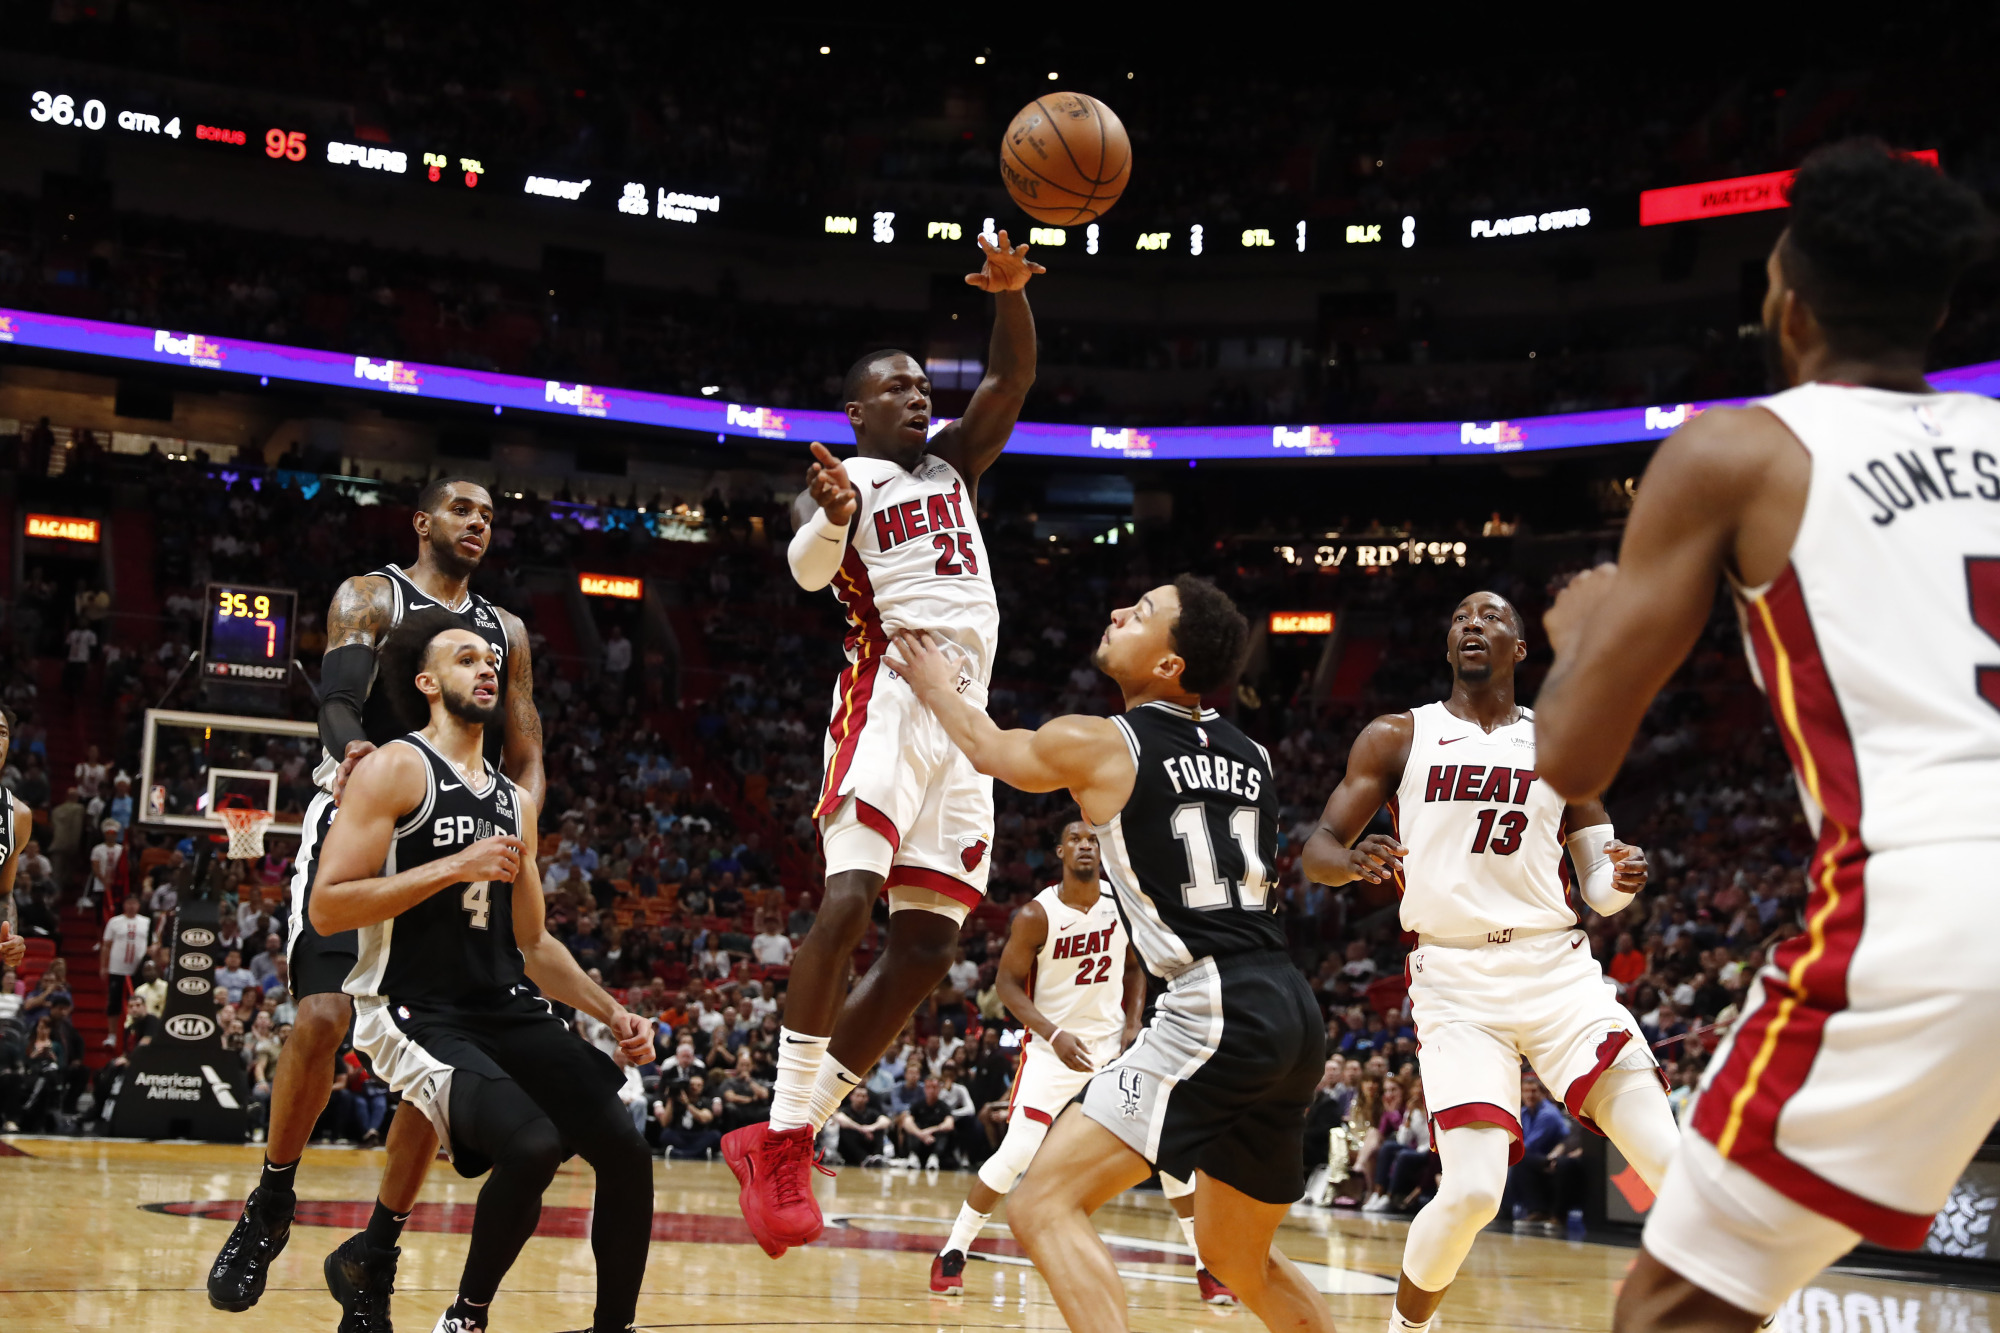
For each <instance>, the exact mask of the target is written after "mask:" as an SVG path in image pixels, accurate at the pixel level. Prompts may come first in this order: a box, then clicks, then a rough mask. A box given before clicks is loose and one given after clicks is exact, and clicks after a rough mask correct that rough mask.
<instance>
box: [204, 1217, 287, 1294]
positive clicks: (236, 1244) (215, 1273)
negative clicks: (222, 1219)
mask: <svg viewBox="0 0 2000 1333" xmlns="http://www.w3.org/2000/svg"><path fill="white" fill-rule="evenodd" d="M297 1204H298V1200H297V1199H296V1198H294V1197H293V1196H291V1195H282V1196H272V1197H270V1198H266V1197H265V1195H264V1191H263V1190H261V1189H254V1190H251V1191H250V1197H249V1198H247V1199H245V1200H244V1201H243V1216H242V1217H240V1218H238V1219H237V1220H236V1229H235V1230H234V1231H232V1232H230V1233H229V1239H228V1240H226V1241H224V1242H222V1252H221V1253H220V1254H218V1255H216V1256H215V1267H213V1268H211V1269H209V1270H208V1303H209V1304H210V1305H213V1306H214V1307H215V1308H216V1309H218V1310H229V1311H232V1312H233V1311H241V1310H247V1309H249V1308H250V1307H251V1306H253V1305H255V1304H256V1303H257V1300H258V1298H259V1297H261V1296H262V1295H263V1294H264V1281H265V1279H267V1278H268V1277H270V1275H271V1265H272V1264H274V1263H276V1262H277V1260H278V1256H279V1255H280V1254H283V1253H284V1252H285V1242H286V1241H288V1240H290V1239H291V1238H292V1210H293V1208H295V1207H296V1206H297Z"/></svg>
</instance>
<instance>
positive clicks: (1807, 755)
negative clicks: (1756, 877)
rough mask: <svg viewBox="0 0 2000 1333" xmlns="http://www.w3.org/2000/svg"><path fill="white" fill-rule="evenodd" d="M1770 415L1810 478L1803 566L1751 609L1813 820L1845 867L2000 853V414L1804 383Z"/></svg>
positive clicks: (1795, 564) (1936, 397)
mask: <svg viewBox="0 0 2000 1333" xmlns="http://www.w3.org/2000/svg"><path fill="white" fill-rule="evenodd" d="M1762 406H1763V407H1764V408H1766V409H1767V410H1769V411H1770V412H1771V413H1773V414H1774V415H1775V416H1777V418H1778V419H1779V420H1780V421H1782V422H1784V423H1785V425H1786V426H1788V427H1789V428H1790V429H1791V432H1792V434H1793V435H1795V436H1797V437H1798V440H1799V443H1800V444H1802V445H1803V446H1805V450H1806V452H1807V453H1808V454H1810V455H1811V456H1812V479H1811V482H1810V484H1809V485H1808V487H1807V490H1806V507H1805V513H1804V514H1803V515H1802V516H1801V518H1800V522H1799V534H1798V537H1797V539H1796V540H1795V541H1794V542H1793V543H1792V552H1791V560H1790V562H1789V563H1788V564H1787V565H1786V567H1785V569H1784V571H1783V572H1782V573H1780V574H1779V576H1778V577H1777V578H1776V579H1775V580H1773V581H1772V582H1771V583H1769V584H1766V585H1765V586H1763V587H1761V588H1740V589H1738V605H1739V613H1740V614H1741V616H1742V620H1743V632H1744V639H1745V642H1746V644H1747V647H1748V649H1749V656H1750V662H1751V666H1752V668H1753V670H1754V671H1755V672H1756V674H1757V678H1758V681H1759V683H1760V684H1762V685H1763V687H1764V690H1765V692H1766V693H1767V694H1768V695H1769V696H1770V701H1771V711H1772V712H1773V713H1774V714H1775V715H1776V717H1777V723H1778V733H1779V735H1780V736H1781V737H1782V738H1783V740H1784V743H1785V748H1786V749H1787V750H1788V751H1790V753H1791V758H1792V764H1793V768H1794V770H1795V771H1796V773H1797V776H1798V784H1799V791H1800V794H1801V796H1802V797H1803V798H1804V804H1805V807H1806V814H1807V817H1808V818H1809V819H1810V820H1811V821H1812V824H1813V827H1814V828H1815V830H1816V831H1819V833H1820V836H1821V838H1822V841H1823V842H1826V839H1827V838H1828V836H1829V834H1830V835H1831V837H1832V841H1831V842H1830V843H1827V844H1826V845H1828V846H1829V847H1831V848H1835V849H1836V850H1837V852H1838V858H1845V857H1848V856H1850V855H1851V854H1853V853H1855V852H1858V851H1862V850H1864V849H1865V850H1868V851H1878V852H1881V851H1890V850H1894V849H1898V848H1904V847H1914V846H1923V845H1930V844H1937V843H1949V842H1962V841H1983V840H1987V839H1991V838H1992V837H1993V836H1994V830H1995V827H1996V825H1995V816H1996V814H2000V405H1996V404H1995V403H1994V402H1992V401H1991V400H1990V399H1986V398H1982V397H1979V396H1977V395H1975V394H1969V393H1926V394H1911V393H1892V392H1890V391H1888V390H1886V389H1865V388H1854V387H1848V386H1838V385H1831V384H1807V385H1802V386H1800V387H1799V388H1796V389H1790V390H1787V391H1786V392H1784V393H1781V394H1778V395H1776V396H1775V397H1772V398H1767V399H1765V400H1764V401H1763V403H1762ZM1826 822H1830V823H1831V824H1832V826H1833V827H1832V828H1831V829H1822V827H1821V826H1822V824H1823V823H1826ZM1838 858H1837V859H1838Z"/></svg>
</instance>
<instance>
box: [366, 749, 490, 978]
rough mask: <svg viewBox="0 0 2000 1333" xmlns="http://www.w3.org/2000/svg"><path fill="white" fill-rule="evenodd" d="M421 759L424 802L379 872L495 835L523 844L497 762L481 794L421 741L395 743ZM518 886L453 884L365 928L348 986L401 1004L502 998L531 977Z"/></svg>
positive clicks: (394, 839) (400, 825)
mask: <svg viewBox="0 0 2000 1333" xmlns="http://www.w3.org/2000/svg"><path fill="white" fill-rule="evenodd" d="M390 744H392V745H407V746H410V747H411V748H412V749H414V750H416V752H417V753H418V754H420V755H422V756H423V758H424V778H425V786H424V799H423V800H422V801H421V802H420V803H418V805H417V807H416V808H415V809H413V810H411V811H410V812H409V813H408V814H406V815H404V816H403V818H402V819H401V820H399V821H397V824H396V831H395V833H394V834H393V835H391V837H390V839H389V855H388V858H387V859H386V860H385V861H384V862H383V863H382V874H383V875H385V876H387V875H398V874H401V873H402V872H403V871H405V870H410V869H413V868H415V867H417V866H420V865H428V864H429V863H430V862H432V861H440V860H443V859H444V858H445V857H448V856H451V855H453V854H455V853H456V852H458V851H459V850H460V849H461V848H464V847H468V846H470V845H472V844H473V843H475V842H481V841H483V840H485V839H487V838H491V837H493V836H495V835H496V834H503V833H504V834H511V835H512V836H514V837H521V836H523V835H522V832H521V792H520V789H519V788H518V787H516V786H515V785H514V783H513V781H512V780H511V779H509V778H508V777H507V776H506V775H505V774H503V773H502V772H500V770H499V769H497V768H493V767H491V766H490V765H489V766H488V767H487V770H486V776H487V782H486V785H485V786H484V787H481V788H477V789H475V788H474V786H473V784H472V783H470V782H468V781H466V777H465V774H463V773H461V772H459V770H458V769H457V768H455V767H453V766H452V763H451V761H450V760H448V759H446V758H445V757H444V756H443V755H441V754H439V753H438V752H437V751H436V750H435V749H433V748H432V747H431V745H430V742H428V741H427V740H425V739H424V737H423V736H422V735H421V734H418V733H416V732H412V733H411V734H410V735H408V736H404V737H401V738H400V739H398V740H395V741H391V742H390ZM513 902H514V886H513V885H512V884H508V883H502V882H497V881H491V880H479V881H477V882H473V883H459V884H448V885H446V886H445V887H444V888H442V889H439V890H438V891H437V892H436V893H433V894H432V895H431V896H430V897H428V898H426V899H424V900H423V901H422V902H420V903H418V904H417V905H416V906H414V907H412V908H410V909H409V910H408V911H406V912H404V913H403V914H402V915H401V916H395V917H391V918H389V919H388V920H387V921H382V922H378V923H377V924H375V925H372V926H363V927H362V928H361V929H360V931H359V932H358V939H357V941H356V956H357V961H356V963H355V965H354V970H353V971H352V972H350V973H349V974H348V977H347V983H346V984H345V985H344V986H343V987H341V989H343V990H345V991H346V992H347V993H348V994H349V995H383V996H387V997H388V998H389V999H391V1000H394V1001H396V1002H398V1003H422V1004H432V1005H442V1004H452V1005H466V1004H472V1005H477V1004H480V1003H483V1002H487V1001H497V1000H499V999H500V998H501V997H503V996H504V995H505V994H506V993H507V991H508V990H510V989H511V988H512V987H513V986H514V985H515V984H516V983H517V982H519V981H521V980H522V979H523V978H524V977H525V976H526V975H527V974H526V970H525V967H524V965H523V962H522V959H521V950H520V948H519V946H518V945H516V944H515V943H514V910H513Z"/></svg>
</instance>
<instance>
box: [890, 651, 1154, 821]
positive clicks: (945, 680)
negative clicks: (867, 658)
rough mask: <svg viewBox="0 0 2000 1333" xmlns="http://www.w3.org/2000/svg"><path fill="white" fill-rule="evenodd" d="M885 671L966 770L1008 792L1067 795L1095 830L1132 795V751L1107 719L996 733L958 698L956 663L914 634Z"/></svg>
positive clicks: (1058, 720) (1074, 719) (1060, 721)
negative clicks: (937, 728) (939, 729)
mask: <svg viewBox="0 0 2000 1333" xmlns="http://www.w3.org/2000/svg"><path fill="white" fill-rule="evenodd" d="M890 651H891V654H892V655H891V656H890V657H889V659H888V662H887V665H888V667H889V669H890V670H891V671H894V672H895V673H896V674H897V675H899V676H901V677H903V679H904V680H906V681H908V682H909V683H910V688H911V689H912V690H913V691H915V693H916V696H917V698H918V699H920V700H922V701H923V704H924V706H925V707H926V708H928V709H930V710H931V712H932V713H934V714H936V716H937V719H938V721H939V722H940V723H942V724H943V726H944V730H945V734H946V735H947V736H949V737H951V742H952V744H954V745H956V746H957V747H958V748H959V749H961V750H963V751H964V752H965V757H966V758H968V759H970V760H971V761H972V766H973V767H974V768H976V769H978V770H979V771H980V772H981V773H984V774H986V775H987V776H989V777H995V778H998V779H1000V781H1002V782H1004V783H1006V784H1007V785H1008V786H1010V787H1012V788H1014V789H1015V790H1016V791H1055V790H1057V789H1058V788H1064V787H1066V788H1068V789H1069V792H1070V794H1071V795H1072V796H1074V797H1076V803H1077V804H1078V805H1079V806H1081V807H1083V813H1084V817H1085V818H1087V819H1089V820H1091V821H1092V822H1093V823H1099V824H1101V823H1103V822H1105V821H1106V820H1108V819H1110V818H1111V816H1113V815H1115V814H1117V813H1118V811H1119V810H1120V809H1122V808H1123V807H1124V805H1125V800H1126V798H1127V797H1129V796H1130V795H1131V794H1132V780H1133V778H1134V777H1135V776H1136V772H1135V770H1134V768H1133V766H1132V751H1131V750H1130V749H1129V748H1128V747H1127V746H1126V744H1125V741H1124V738H1123V737H1122V736H1120V735H1119V732H1118V728H1117V726H1116V724H1114V723H1113V722H1112V721H1111V720H1110V719H1109V718H1102V717H1078V716H1069V717H1059V718H1055V719H1054V720H1052V721H1050V722H1048V723H1045V724H1044V725H1043V726H1042V727H1041V728H1040V729H1039V730H1036V731H1025V730H1022V729H1020V728H1016V729H1014V730H1012V731H1002V730H1000V728H999V727H997V726H995V725H994V723H993V719H992V718H990V717H988V716H986V714H985V713H983V712H982V711H980V710H979V709H977V708H974V707H973V706H972V705H971V704H969V703H967V702H966V701H965V699H964V698H963V697H962V696H961V695H960V694H959V692H958V683H959V670H958V664H957V662H956V661H955V660H954V659H952V658H950V657H947V656H945V654H943V653H942V652H939V651H938V648H937V645H936V644H935V643H934V642H933V641H932V640H931V637H930V635H928V634H926V633H924V632H923V631H921V630H918V631H915V632H909V633H903V634H899V635H897V636H896V643H895V646H894V647H893V648H892V649H891V650H890Z"/></svg>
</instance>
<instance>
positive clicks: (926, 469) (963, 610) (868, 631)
mask: <svg viewBox="0 0 2000 1333" xmlns="http://www.w3.org/2000/svg"><path fill="white" fill-rule="evenodd" d="M847 475H848V478H849V479H850V480H851V481H852V482H853V483H854V488H855V490H856V491H857V492H859V494H860V497H861V503H860V507H859V508H858V509H857V510H856V511H855V515H854V521H853V525H852V527H851V528H850V529H849V541H848V547H847V556H846V558H845V559H844V560H843V561H842V562H841V566H840V570H839V572H837V573H836V574H835V575H834V576H833V592H834V596H836V597H838V598H839V599H840V601H841V604H842V605H843V606H845V607H846V608H847V619H848V624H849V627H850V628H849V630H848V635H847V654H848V657H849V659H850V660H853V661H859V660H861V659H862V658H863V657H867V656H872V655H874V654H877V653H880V652H881V651H882V649H883V647H884V646H886V644H887V643H888V636H889V635H891V634H893V633H895V632H896V631H897V630H902V629H912V630H917V629H921V630H928V631H929V632H930V633H931V634H933V635H937V636H939V637H941V638H943V639H944V640H945V641H947V642H948V643H950V644H952V645H953V646H955V647H956V648H957V649H958V650H959V653H960V654H961V655H962V664H963V666H964V668H965V669H966V671H967V672H968V673H970V674H971V675H972V677H973V678H974V679H976V680H977V681H978V682H979V683H980V684H982V685H984V684H985V683H986V682H987V681H988V680H989V679H990V678H991V677H992V674H993V658H994V653H995V650H996V649H997V648H998V646H999V641H1000V603H999V602H998V601H997V600H996V599H995V597H994V595H993V571H992V567H991V565H990V563H989V562H988V560H987V558H986V540H985V538H983V537H982V536H980V533H979V516H978V514H977V513H975V512H974V508H973V503H972V488H971V487H970V486H968V485H966V483H965V479H964V478H963V477H961V476H960V475H959V473H958V469H957V468H955V467H953V466H952V465H951V464H949V463H947V462H945V461H944V460H943V459H942V458H939V457H937V456H936V455H934V454H925V455H924V456H923V457H922V458H920V459H918V460H917V465H916V468H915V469H914V470H905V469H904V468H901V467H899V466H897V465H896V464H895V463H892V462H890V461H889V460H887V459H884V458H850V459H848V460H847Z"/></svg>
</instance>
